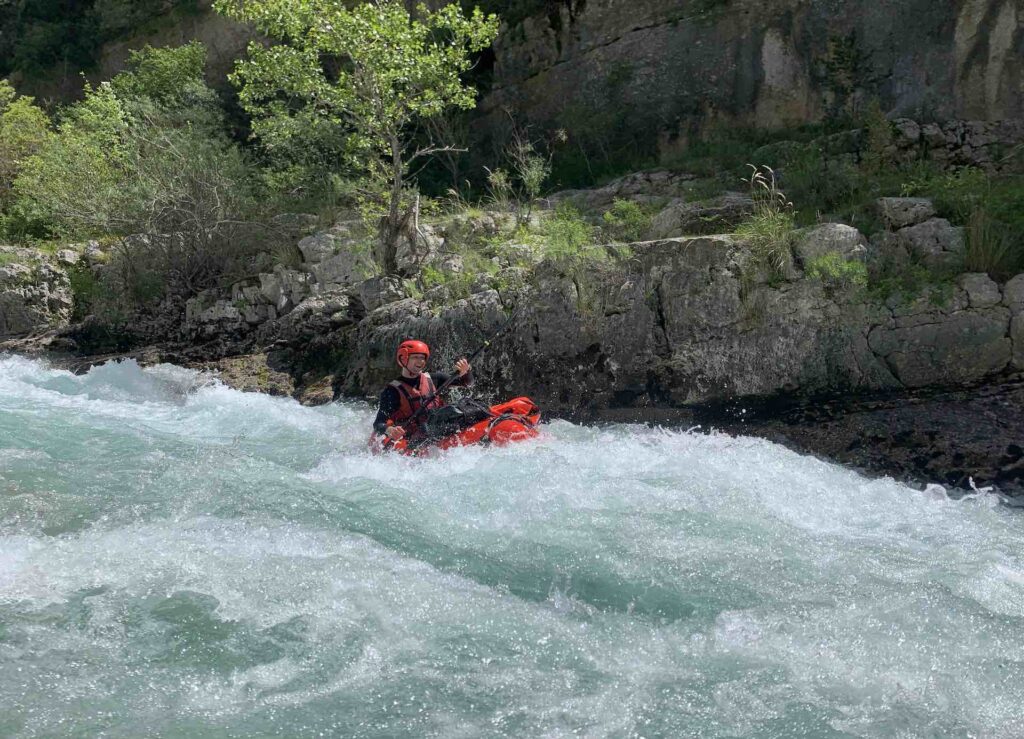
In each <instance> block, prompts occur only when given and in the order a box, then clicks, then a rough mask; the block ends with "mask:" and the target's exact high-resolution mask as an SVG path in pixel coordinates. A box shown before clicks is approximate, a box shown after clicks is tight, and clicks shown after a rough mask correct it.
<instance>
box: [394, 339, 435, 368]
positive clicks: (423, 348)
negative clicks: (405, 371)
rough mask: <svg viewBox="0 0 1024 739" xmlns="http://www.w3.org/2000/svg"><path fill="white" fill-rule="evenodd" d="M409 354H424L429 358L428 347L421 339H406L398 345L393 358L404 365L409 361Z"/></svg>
mask: <svg viewBox="0 0 1024 739" xmlns="http://www.w3.org/2000/svg"><path fill="white" fill-rule="evenodd" d="M410 354H425V355H426V356H427V359H430V347H429V346H427V345H426V344H425V343H423V342H422V341H417V340H416V339H408V340H406V341H403V342H402V343H401V344H399V345H398V352H397V353H396V354H395V359H397V360H398V364H399V365H401V366H402V367H404V366H405V364H406V362H408V361H409V355H410Z"/></svg>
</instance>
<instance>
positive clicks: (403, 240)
mask: <svg viewBox="0 0 1024 739" xmlns="http://www.w3.org/2000/svg"><path fill="white" fill-rule="evenodd" d="M443 246H444V238H443V237H442V236H441V235H440V234H439V233H438V232H437V230H436V229H434V227H433V226H431V225H429V224H421V225H420V227H419V230H418V231H409V232H407V233H403V234H402V236H401V237H400V239H399V242H398V247H397V251H396V254H395V262H396V263H397V265H398V271H399V273H400V274H402V275H405V276H406V277H411V276H412V275H415V274H416V273H417V272H419V270H420V268H421V267H422V266H423V265H424V264H427V263H428V262H430V261H432V260H433V259H434V257H435V256H436V255H437V254H438V252H440V251H441V248H442V247H443Z"/></svg>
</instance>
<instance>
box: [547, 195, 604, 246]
mask: <svg viewBox="0 0 1024 739" xmlns="http://www.w3.org/2000/svg"><path fill="white" fill-rule="evenodd" d="M541 237H542V242H541V253H542V254H543V256H545V257H547V258H548V259H555V260H572V259H579V258H581V257H583V256H585V255H586V254H587V247H590V246H592V245H593V237H594V230H593V228H592V227H591V225H590V224H589V223H587V222H586V221H585V220H583V217H582V216H581V215H580V212H579V211H578V210H576V208H574V207H573V206H572V205H570V204H569V203H564V202H563V203H560V204H559V205H558V207H557V208H556V209H555V212H554V213H553V214H552V215H551V216H549V217H548V218H547V219H545V221H544V223H543V226H542V228H541ZM589 253H590V256H593V257H597V258H601V255H602V254H604V251H603V250H591V251H590V252H589Z"/></svg>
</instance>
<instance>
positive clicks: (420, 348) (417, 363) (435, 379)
mask: <svg viewBox="0 0 1024 739" xmlns="http://www.w3.org/2000/svg"><path fill="white" fill-rule="evenodd" d="M395 359H396V360H397V361H398V366H399V367H401V368H402V374H401V376H400V377H399V378H398V379H396V380H392V381H391V382H389V383H388V385H387V387H385V388H384V390H383V392H381V394H380V406H379V407H378V409H377V417H376V418H375V419H374V421H373V430H374V431H375V432H376V433H378V434H383V435H385V436H387V437H388V438H389V439H391V441H398V440H399V439H401V438H403V437H408V438H409V440H410V441H415V440H418V439H419V438H420V437H422V436H423V434H424V432H423V421H424V420H425V417H426V413H427V411H424V412H423V413H421V414H420V416H419V418H418V419H415V420H413V416H415V415H416V413H417V411H418V410H419V409H420V406H422V404H423V402H424V399H425V398H429V399H430V400H429V401H427V402H428V403H429V406H428V410H429V409H430V408H440V407H441V406H443V405H444V401H443V400H442V399H441V398H439V397H433V396H434V393H435V390H436V388H438V387H441V386H442V385H444V384H445V383H447V382H448V381H449V380H451V379H452V376H451V375H450V374H448V373H445V372H437V373H435V374H433V375H431V374H430V373H428V372H424V371H423V370H424V368H425V367H426V366H427V360H428V359H430V347H429V346H427V345H426V344H425V343H423V342H422V341H417V340H415V339H408V340H406V341H403V342H402V343H401V344H399V345H398V351H397V352H396V354H395ZM455 371H456V372H457V373H458V377H457V378H456V379H455V380H454V381H452V383H451V384H452V385H458V386H461V387H467V386H469V385H472V384H473V373H472V368H471V367H470V366H469V362H468V361H467V360H466V358H465V357H463V358H462V359H460V360H459V361H457V362H456V363H455Z"/></svg>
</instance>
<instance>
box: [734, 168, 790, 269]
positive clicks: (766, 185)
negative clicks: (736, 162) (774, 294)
mask: <svg viewBox="0 0 1024 739" xmlns="http://www.w3.org/2000/svg"><path fill="white" fill-rule="evenodd" d="M747 166H749V167H750V168H751V170H752V172H751V174H750V177H749V178H747V179H744V182H746V183H747V185H748V186H749V187H750V196H751V198H752V199H753V201H754V212H753V214H752V215H751V216H750V218H748V219H747V220H746V221H744V222H743V223H741V224H740V225H739V226H738V227H737V228H736V232H735V233H736V235H737V236H738V237H739V238H740V239H742V240H743V241H744V242H746V243H747V245H748V246H749V247H750V250H751V253H752V254H753V256H754V258H755V259H756V260H757V261H758V262H759V263H760V264H762V265H763V266H764V267H766V268H767V269H768V270H769V272H770V273H771V274H772V276H774V277H780V276H781V275H782V274H783V273H784V272H785V270H786V267H787V266H788V265H789V263H790V260H791V259H792V252H791V248H790V247H791V242H792V236H793V231H794V229H795V228H796V220H795V218H794V215H793V203H791V202H790V201H789V199H788V198H787V197H786V195H785V193H783V192H782V190H780V189H779V186H778V182H777V181H776V178H775V171H774V170H772V168H771V167H767V166H765V167H756V166H754V165H753V164H750V165H747Z"/></svg>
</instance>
